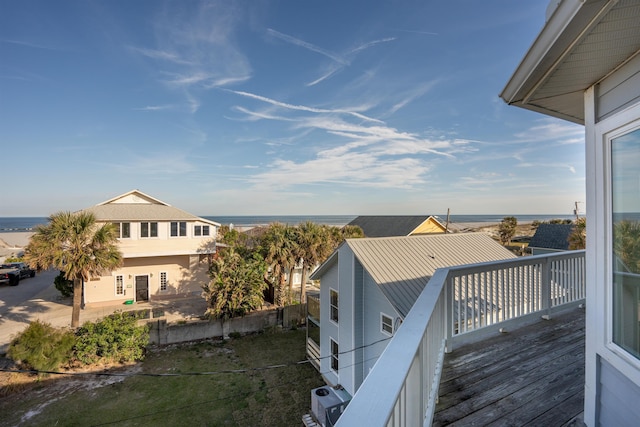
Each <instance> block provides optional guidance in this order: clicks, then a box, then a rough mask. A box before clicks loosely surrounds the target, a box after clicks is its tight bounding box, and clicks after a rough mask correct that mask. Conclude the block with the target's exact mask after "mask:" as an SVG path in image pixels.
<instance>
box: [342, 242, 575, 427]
mask: <svg viewBox="0 0 640 427" xmlns="http://www.w3.org/2000/svg"><path fill="white" fill-rule="evenodd" d="M585 292H586V289H585V265H584V251H571V252H562V253H558V254H553V255H538V256H532V257H523V258H517V259H514V260H509V261H497V262H489V263H482V264H473V265H467V266H460V267H451V268H447V269H441V270H438V271H436V272H435V274H434V275H433V277H432V278H431V280H429V283H428V285H427V286H426V287H425V289H424V290H423V291H422V293H421V294H420V296H419V297H418V299H417V300H416V302H415V304H414V305H413V308H412V309H411V311H410V312H409V314H408V315H407V317H406V318H405V320H404V322H403V323H402V326H401V327H400V328H398V330H397V332H396V333H395V335H394V337H393V339H392V340H391V341H390V342H389V344H388V345H387V347H386V349H385V350H384V352H383V353H382V355H381V356H380V358H379V359H378V361H377V362H376V364H375V366H374V367H373V369H372V371H371V372H370V373H369V375H368V376H367V378H366V379H365V380H364V382H363V383H362V385H361V386H360V388H359V389H358V391H357V392H356V394H355V396H354V397H353V399H352V400H351V402H350V403H349V406H348V407H347V409H346V411H345V412H344V413H343V414H342V415H341V417H340V419H339V420H338V423H337V424H336V425H337V426H360V425H366V426H388V427H391V426H393V427H396V426H418V425H424V426H428V425H430V424H431V421H432V418H433V414H434V411H435V405H436V402H437V394H438V386H439V382H440V374H441V371H442V362H443V359H444V353H445V351H446V352H448V351H451V350H452V348H453V346H455V345H458V343H462V342H465V341H467V340H477V339H478V338H479V337H481V336H482V335H483V334H488V333H492V332H494V331H495V330H498V329H501V328H507V327H511V326H512V325H514V324H522V323H526V322H529V321H532V320H533V319H538V318H539V317H540V316H542V317H544V318H548V317H549V316H550V315H551V314H552V313H553V312H554V311H556V310H559V309H564V308H566V307H567V305H568V304H576V305H577V304H579V303H581V302H583V301H584V298H585Z"/></svg>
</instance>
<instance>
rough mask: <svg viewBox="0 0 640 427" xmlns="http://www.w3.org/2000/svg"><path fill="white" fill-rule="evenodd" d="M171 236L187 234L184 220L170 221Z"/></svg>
mask: <svg viewBox="0 0 640 427" xmlns="http://www.w3.org/2000/svg"><path fill="white" fill-rule="evenodd" d="M170 235H171V237H185V236H186V235H187V223H186V222H184V221H180V222H176V221H174V222H172V223H171V234H170Z"/></svg>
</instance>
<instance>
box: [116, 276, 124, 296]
mask: <svg viewBox="0 0 640 427" xmlns="http://www.w3.org/2000/svg"><path fill="white" fill-rule="evenodd" d="M116 295H124V276H122V275H118V276H116Z"/></svg>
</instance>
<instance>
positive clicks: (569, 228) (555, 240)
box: [529, 224, 575, 255]
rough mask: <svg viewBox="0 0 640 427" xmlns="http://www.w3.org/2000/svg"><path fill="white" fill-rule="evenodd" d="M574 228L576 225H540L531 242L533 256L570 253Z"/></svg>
mask: <svg viewBox="0 0 640 427" xmlns="http://www.w3.org/2000/svg"><path fill="white" fill-rule="evenodd" d="M574 228H575V225H574V224H540V225H539V226H538V228H537V229H536V232H535V234H534V235H533V237H531V241H530V242H529V248H530V249H531V254H532V255H542V254H550V253H553V252H560V251H568V250H569V236H571V233H573V230H574Z"/></svg>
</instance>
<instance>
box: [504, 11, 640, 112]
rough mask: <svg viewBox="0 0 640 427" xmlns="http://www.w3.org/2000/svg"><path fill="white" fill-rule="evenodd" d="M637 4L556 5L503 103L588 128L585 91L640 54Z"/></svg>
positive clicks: (509, 86) (519, 69)
mask: <svg viewBox="0 0 640 427" xmlns="http://www.w3.org/2000/svg"><path fill="white" fill-rule="evenodd" d="M638 22H640V4H639V3H638V1H637V0H619V1H608V0H556V1H551V2H550V4H549V7H548V9H547V21H546V23H545V26H544V28H543V29H542V31H541V32H540V34H539V35H538V38H537V39H536V40H535V42H534V43H533V45H532V46H531V48H530V49H529V51H528V52H527V54H526V55H525V57H524V59H522V62H521V63H520V65H519V66H518V68H517V69H516V71H515V72H514V74H513V76H512V77H511V79H510V80H509V82H508V83H507V85H506V87H505V88H504V90H503V91H502V93H501V94H500V97H501V98H502V99H503V100H504V101H505V102H507V103H508V104H512V105H516V106H518V107H522V108H526V109H529V110H533V111H538V112H541V113H543V114H547V115H550V116H553V117H558V118H561V119H565V120H570V121H572V122H575V123H579V124H584V91H585V90H586V89H588V88H589V87H591V86H593V85H594V84H596V83H598V82H599V81H601V80H603V79H604V78H605V77H607V75H609V73H610V72H611V71H612V70H615V69H616V68H618V67H620V66H622V65H623V64H625V63H626V62H627V61H629V60H631V59H632V58H633V57H634V56H635V55H637V54H638V52H639V51H640V26H638Z"/></svg>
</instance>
